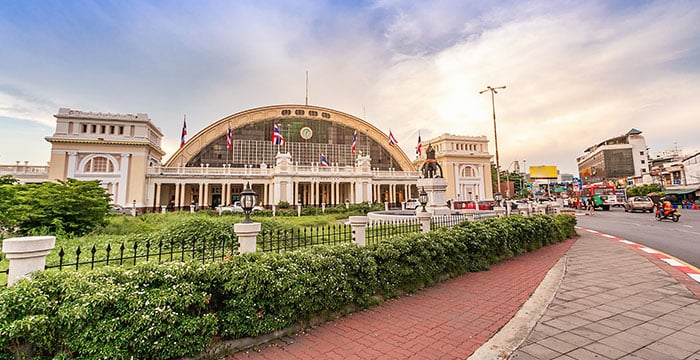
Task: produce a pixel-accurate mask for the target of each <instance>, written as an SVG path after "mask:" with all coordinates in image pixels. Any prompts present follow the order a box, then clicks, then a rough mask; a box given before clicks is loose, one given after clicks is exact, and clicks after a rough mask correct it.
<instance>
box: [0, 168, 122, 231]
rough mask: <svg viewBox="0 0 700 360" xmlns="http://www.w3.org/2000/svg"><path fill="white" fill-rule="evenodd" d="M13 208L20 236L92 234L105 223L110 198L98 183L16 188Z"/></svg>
mask: <svg viewBox="0 0 700 360" xmlns="http://www.w3.org/2000/svg"><path fill="white" fill-rule="evenodd" d="M17 187H18V188H17V196H16V197H17V201H16V202H15V203H14V206H13V210H14V211H13V214H14V216H15V221H16V223H17V226H18V227H19V232H20V233H21V234H24V235H27V234H74V235H83V234H86V233H89V232H90V231H92V230H93V229H95V228H96V227H98V226H102V225H104V223H105V216H106V215H107V213H108V212H109V202H110V196H109V194H108V193H107V191H106V190H105V189H104V188H102V187H100V182H99V180H92V181H78V180H75V179H68V180H66V181H62V182H59V183H51V182H46V183H42V184H27V185H19V186H17Z"/></svg>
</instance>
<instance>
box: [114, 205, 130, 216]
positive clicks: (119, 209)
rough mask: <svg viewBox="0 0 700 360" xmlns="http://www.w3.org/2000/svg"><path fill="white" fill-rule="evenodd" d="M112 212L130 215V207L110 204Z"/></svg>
mask: <svg viewBox="0 0 700 360" xmlns="http://www.w3.org/2000/svg"><path fill="white" fill-rule="evenodd" d="M112 212H113V213H117V214H129V215H131V209H127V208H124V207H122V206H121V205H117V204H112Z"/></svg>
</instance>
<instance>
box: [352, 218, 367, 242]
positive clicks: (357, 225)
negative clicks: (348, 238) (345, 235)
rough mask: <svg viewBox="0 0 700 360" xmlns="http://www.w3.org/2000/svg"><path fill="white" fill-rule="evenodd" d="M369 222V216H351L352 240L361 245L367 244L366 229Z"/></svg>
mask: <svg viewBox="0 0 700 360" xmlns="http://www.w3.org/2000/svg"><path fill="white" fill-rule="evenodd" d="M368 222H369V218H368V217H367V216H351V217H350V226H351V227H352V241H353V242H354V243H355V244H357V245H359V246H365V245H366V244H367V240H366V237H365V231H366V230H367V223H368Z"/></svg>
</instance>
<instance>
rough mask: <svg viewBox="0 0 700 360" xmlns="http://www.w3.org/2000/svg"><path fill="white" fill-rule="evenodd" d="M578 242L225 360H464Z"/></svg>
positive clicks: (466, 277)
mask: <svg viewBox="0 0 700 360" xmlns="http://www.w3.org/2000/svg"><path fill="white" fill-rule="evenodd" d="M574 241H575V240H573V239H572V240H568V241H566V242H563V243H560V244H556V245H551V246H548V247H545V248H543V249H540V250H537V251H535V252H531V253H527V254H524V255H522V256H519V257H517V258H515V259H511V260H508V261H505V262H503V263H500V264H497V265H494V266H492V267H491V270H489V271H483V272H478V273H470V274H466V275H463V276H461V277H459V278H455V279H451V280H449V281H446V282H443V283H441V284H438V285H437V286H434V287H431V288H427V289H424V290H422V291H420V292H419V293H417V294H413V295H407V296H404V297H401V298H399V299H395V300H390V301H387V302H385V303H384V304H382V305H381V306H377V307H374V308H371V309H368V310H364V311H361V312H358V313H354V314H350V315H348V316H345V317H343V318H340V319H338V320H335V321H331V322H327V323H324V324H321V325H319V326H317V327H315V328H312V329H308V330H307V331H304V332H301V333H299V334H296V335H294V336H290V337H285V338H282V339H278V340H276V341H274V342H272V343H270V344H266V345H262V346H260V347H259V348H256V349H249V350H247V351H243V352H239V353H236V354H234V355H231V356H229V357H227V358H226V359H405V358H409V357H414V358H418V359H436V358H440V359H466V358H467V357H468V356H469V355H471V354H472V353H473V352H474V351H476V349H478V348H479V347H480V346H481V345H482V344H484V343H485V342H486V341H488V339H489V338H491V336H493V335H494V334H495V333H496V332H498V330H499V329H500V328H501V327H503V325H505V324H506V323H507V322H508V321H509V320H510V319H511V318H512V317H513V315H515V313H516V312H517V311H518V310H519V309H520V307H521V306H522V305H523V303H525V301H527V299H528V298H529V297H530V295H532V293H533V292H534V291H535V289H536V288H537V286H539V284H540V282H541V281H542V279H543V278H544V276H545V275H546V273H547V272H548V271H549V269H550V268H552V266H554V264H555V263H556V262H557V261H558V260H559V258H561V257H562V256H563V255H564V253H566V251H567V250H568V249H569V248H570V247H571V245H572V244H573V243H574Z"/></svg>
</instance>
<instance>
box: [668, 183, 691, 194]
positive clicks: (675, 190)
mask: <svg viewBox="0 0 700 360" xmlns="http://www.w3.org/2000/svg"><path fill="white" fill-rule="evenodd" d="M698 190H700V185H690V186H674V187H667V188H666V189H664V193H665V194H667V195H668V194H676V195H684V194H690V193H693V192H696V191H698Z"/></svg>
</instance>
